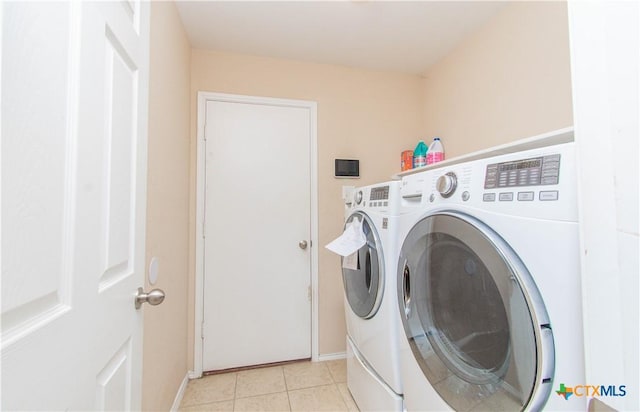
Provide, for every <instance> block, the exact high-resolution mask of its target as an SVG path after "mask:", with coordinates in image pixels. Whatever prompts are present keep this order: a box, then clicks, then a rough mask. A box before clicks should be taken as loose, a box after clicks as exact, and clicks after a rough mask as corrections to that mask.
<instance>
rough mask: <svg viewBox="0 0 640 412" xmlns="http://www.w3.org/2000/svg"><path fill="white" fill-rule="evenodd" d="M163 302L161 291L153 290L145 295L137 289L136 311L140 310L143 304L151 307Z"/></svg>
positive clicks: (162, 292) (140, 289)
mask: <svg viewBox="0 0 640 412" xmlns="http://www.w3.org/2000/svg"><path fill="white" fill-rule="evenodd" d="M162 301H164V291H163V290H162V289H153V290H152V291H151V292H149V293H145V292H144V290H143V289H142V288H138V294H137V295H136V309H140V306H142V304H143V303H148V304H149V305H151V306H156V305H159V304H161V303H162Z"/></svg>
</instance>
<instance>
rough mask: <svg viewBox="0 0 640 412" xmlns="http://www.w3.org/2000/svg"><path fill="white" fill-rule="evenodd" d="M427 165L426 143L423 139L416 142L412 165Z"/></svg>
mask: <svg viewBox="0 0 640 412" xmlns="http://www.w3.org/2000/svg"><path fill="white" fill-rule="evenodd" d="M426 165H427V145H426V144H425V143H424V141H423V140H420V141H419V142H418V145H417V146H416V149H415V150H414V151H413V167H414V168H416V167H422V166H426Z"/></svg>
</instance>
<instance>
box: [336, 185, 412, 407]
mask: <svg viewBox="0 0 640 412" xmlns="http://www.w3.org/2000/svg"><path fill="white" fill-rule="evenodd" d="M399 187H400V182H398V181H394V182H387V183H380V184H376V185H371V186H366V187H361V188H357V189H355V190H354V191H353V199H352V200H351V202H350V204H347V209H346V222H345V225H347V224H351V223H352V222H353V221H354V219H357V220H358V221H360V222H362V230H363V232H364V234H365V236H366V239H367V243H366V244H365V245H364V246H362V247H361V248H360V249H359V250H358V252H357V253H358V259H357V260H358V261H357V269H346V268H344V264H343V269H342V278H343V284H344V292H345V315H346V322H347V385H348V387H349V390H350V391H351V394H352V395H353V398H354V400H355V401H356V403H357V404H358V407H359V408H360V410H361V411H370V410H383V411H402V384H401V380H400V365H399V361H398V334H397V333H398V330H399V316H398V302H397V294H396V285H397V282H396V278H395V276H396V265H397V231H396V229H397V222H398V218H397V210H398V206H397V205H398V192H399ZM348 203H349V202H348Z"/></svg>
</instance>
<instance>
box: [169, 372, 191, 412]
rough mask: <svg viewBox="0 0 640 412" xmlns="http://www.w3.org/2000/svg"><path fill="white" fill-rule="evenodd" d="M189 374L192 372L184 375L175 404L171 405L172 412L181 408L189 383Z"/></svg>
mask: <svg viewBox="0 0 640 412" xmlns="http://www.w3.org/2000/svg"><path fill="white" fill-rule="evenodd" d="M189 374H190V372H187V374H186V375H184V379H183V380H182V383H181V384H180V388H178V393H176V398H175V399H174V400H173V405H171V412H175V411H177V410H178V409H180V404H181V403H182V398H183V397H184V392H185V391H186V390H187V384H188V383H189Z"/></svg>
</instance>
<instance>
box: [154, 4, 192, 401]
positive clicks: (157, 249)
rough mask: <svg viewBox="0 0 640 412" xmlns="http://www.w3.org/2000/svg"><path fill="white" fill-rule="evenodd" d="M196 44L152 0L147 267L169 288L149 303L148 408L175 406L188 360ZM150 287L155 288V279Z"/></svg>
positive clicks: (171, 12) (167, 9)
mask: <svg viewBox="0 0 640 412" xmlns="http://www.w3.org/2000/svg"><path fill="white" fill-rule="evenodd" d="M190 58H191V46H190V45H189V42H188V40H187V37H186V34H185V32H184V29H183V27H182V23H181V21H180V19H179V16H178V14H177V10H176V8H175V5H174V4H173V3H172V2H153V3H151V57H150V59H151V61H150V71H151V72H150V84H149V152H148V156H149V157H148V162H149V163H148V168H149V169H148V188H147V190H148V193H147V194H148V198H147V251H146V252H147V253H146V255H147V267H148V263H149V260H150V259H151V257H153V256H156V257H157V258H158V259H159V262H160V266H159V267H160V271H159V276H158V282H157V284H156V285H154V286H153V287H158V288H161V289H163V290H164V291H165V293H166V299H165V301H164V302H163V303H162V304H161V305H159V306H155V307H151V306H146V305H145V306H144V357H143V362H144V364H143V382H142V386H143V388H142V407H143V409H144V410H169V409H170V408H171V406H172V404H173V401H174V398H175V396H176V393H177V392H178V388H179V387H180V384H181V383H182V380H183V379H184V377H185V375H186V373H187V371H188V370H189V369H190V365H188V364H187V325H186V322H187V308H188V305H189V302H188V300H187V285H188V278H187V273H188V265H189V264H188V259H189V249H188V245H189V239H188V236H189V227H188V224H189V162H190V154H189V141H190V140H189V130H190V124H189V121H190V113H189V110H190V108H189V78H190ZM146 288H147V290H149V289H151V288H152V286H150V285H149V283H148V280H147V282H146Z"/></svg>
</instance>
